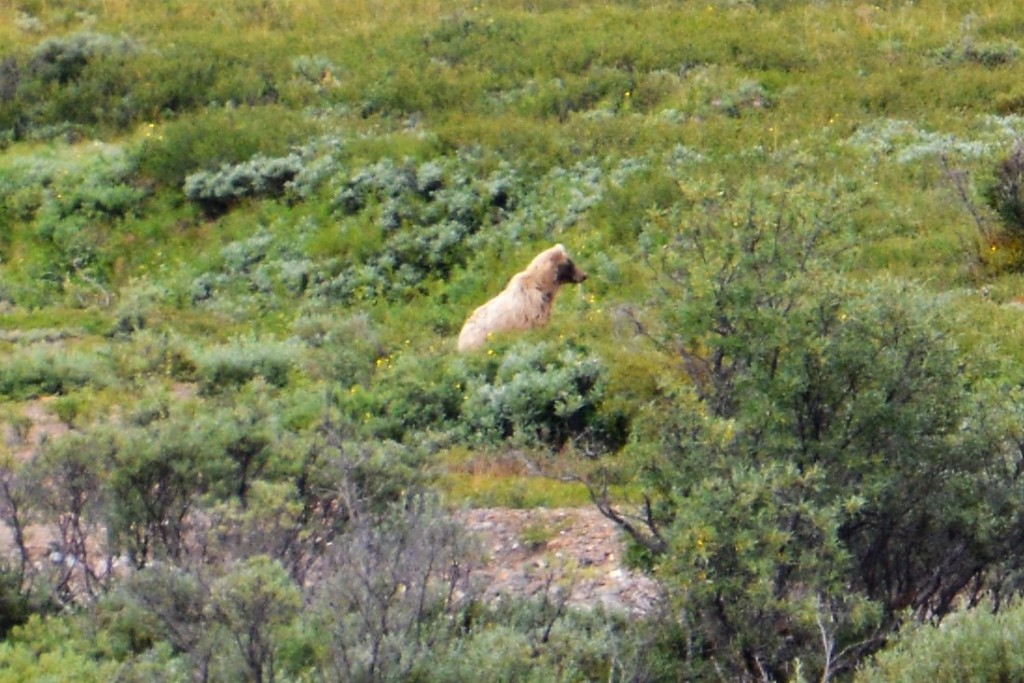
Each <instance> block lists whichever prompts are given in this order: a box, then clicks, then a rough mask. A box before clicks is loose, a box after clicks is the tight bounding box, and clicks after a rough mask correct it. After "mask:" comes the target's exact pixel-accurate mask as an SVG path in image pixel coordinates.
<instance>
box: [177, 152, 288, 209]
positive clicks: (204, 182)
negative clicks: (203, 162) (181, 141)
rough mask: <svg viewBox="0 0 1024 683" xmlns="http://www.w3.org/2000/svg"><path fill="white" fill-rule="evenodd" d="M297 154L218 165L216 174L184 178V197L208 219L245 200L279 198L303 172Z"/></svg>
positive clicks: (197, 174) (200, 174)
mask: <svg viewBox="0 0 1024 683" xmlns="http://www.w3.org/2000/svg"><path fill="white" fill-rule="evenodd" d="M302 167H303V159H302V158H301V157H300V156H299V155H298V154H289V155H288V156H285V157H275V158H268V157H264V156H262V155H257V156H255V157H253V158H251V159H249V160H248V161H246V162H243V163H241V164H236V165H233V166H232V165H227V164H225V165H224V166H221V168H220V170H219V171H216V172H209V171H200V172H198V173H193V174H191V175H189V176H188V177H186V178H185V185H184V192H185V196H186V197H187V198H188V199H190V200H191V201H193V202H196V203H197V204H199V205H200V206H202V207H203V210H204V211H205V212H206V213H207V215H210V216H216V215H218V214H220V213H223V212H225V211H227V210H228V209H229V208H230V207H231V206H232V205H233V204H234V203H236V202H237V201H239V200H240V199H243V198H246V197H279V196H281V195H282V194H284V191H285V187H286V186H287V185H288V183H289V182H291V181H292V180H293V179H294V178H295V177H296V176H297V175H298V174H299V172H300V171H301V170H302Z"/></svg>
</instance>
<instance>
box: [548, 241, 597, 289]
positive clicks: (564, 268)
mask: <svg viewBox="0 0 1024 683" xmlns="http://www.w3.org/2000/svg"><path fill="white" fill-rule="evenodd" d="M546 255H547V257H548V260H549V263H550V264H551V267H552V269H553V272H554V274H555V284H556V285H567V284H575V285H578V284H579V283H581V282H583V281H584V280H586V279H587V273H586V272H585V271H584V270H583V269H582V268H580V267H579V266H577V265H576V264H575V263H574V262H573V260H572V258H570V256H569V252H568V251H566V250H565V247H563V246H562V245H561V244H556V245H555V246H554V247H552V248H551V249H549V250H548V251H547V252H546Z"/></svg>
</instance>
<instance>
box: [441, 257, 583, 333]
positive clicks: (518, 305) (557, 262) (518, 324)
mask: <svg viewBox="0 0 1024 683" xmlns="http://www.w3.org/2000/svg"><path fill="white" fill-rule="evenodd" d="M586 279H587V274H586V273H585V272H583V271H582V270H580V269H579V267H577V266H576V264H575V263H573V261H572V259H571V258H569V253H568V252H567V251H566V250H565V247H563V246H562V245H561V244H556V245H555V246H553V247H551V248H550V249H548V250H546V251H543V252H541V253H540V254H538V255H537V257H536V258H534V259H533V261H531V262H530V265H529V266H527V267H526V270H524V271H523V272H521V273H517V274H516V275H514V276H513V277H512V279H511V280H509V283H508V286H506V287H505V289H504V291H502V292H501V294H499V295H498V296H496V297H494V298H493V299H491V300H490V301H488V302H487V303H485V304H484V305H483V306H480V307H479V308H478V309H476V310H475V311H473V314H472V315H471V316H469V319H468V320H467V321H466V324H465V325H463V326H462V332H461V333H459V344H458V347H459V351H470V350H472V349H478V348H480V347H481V346H483V345H484V342H486V341H487V339H488V337H489V336H490V335H491V334H493V333H495V332H504V331H506V330H529V329H532V328H534V327H542V326H543V325H546V324H547V322H548V319H550V318H551V307H552V305H553V304H554V303H555V297H556V296H557V295H558V290H559V289H560V288H561V286H562V285H564V284H570V283H572V284H579V283H580V282H583V281H584V280H586Z"/></svg>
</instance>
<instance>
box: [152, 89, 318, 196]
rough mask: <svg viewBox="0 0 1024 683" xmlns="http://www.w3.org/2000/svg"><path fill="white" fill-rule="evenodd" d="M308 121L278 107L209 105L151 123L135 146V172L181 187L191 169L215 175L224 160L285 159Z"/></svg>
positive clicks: (302, 138) (303, 137)
mask: <svg viewBox="0 0 1024 683" xmlns="http://www.w3.org/2000/svg"><path fill="white" fill-rule="evenodd" d="M313 130H314V126H313V124H312V123H311V122H310V121H309V120H308V119H307V118H305V117H303V116H302V115H301V113H298V112H295V111H293V110H290V109H287V108H284V107H280V106H272V105H268V106H263V107H254V108H248V109H246V108H242V109H234V108H209V109H206V110H204V111H202V112H198V113H195V114H192V115H188V116H182V117H180V118H177V119H174V120H173V121H171V122H169V123H167V124H164V125H161V126H160V127H159V128H158V129H157V128H154V131H153V134H151V135H149V136H147V137H146V138H145V140H143V142H142V143H141V145H140V147H139V149H138V152H137V153H138V165H139V174H140V175H141V176H142V177H143V178H146V179H149V180H152V181H155V182H156V183H158V184H160V185H163V186H165V187H170V188H175V189H181V188H183V187H184V184H185V179H186V178H187V177H188V176H190V175H191V174H195V173H199V172H200V171H205V172H206V173H209V174H216V171H217V169H220V168H222V167H223V166H224V165H229V166H230V165H235V164H244V163H245V161H246V160H248V159H253V158H254V157H260V158H269V159H274V158H287V155H288V153H289V151H290V149H291V148H292V147H293V146H299V145H303V144H305V143H306V142H307V139H308V137H309V136H310V135H311V134H312V133H313Z"/></svg>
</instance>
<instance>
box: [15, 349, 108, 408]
mask: <svg viewBox="0 0 1024 683" xmlns="http://www.w3.org/2000/svg"><path fill="white" fill-rule="evenodd" d="M110 380H111V375H110V367H109V366H108V364H107V363H106V361H104V360H103V359H101V358H100V357H99V356H97V355H95V354H89V353H86V352H83V351H70V352H69V351H67V350H66V349H59V348H53V349H45V348H34V347H33V348H29V349H25V350H19V351H16V352H14V353H12V354H10V355H9V356H8V357H7V358H6V359H5V362H4V363H3V364H0V397H4V398H13V399H18V400H24V399H29V398H35V397H38V396H54V395H62V394H66V393H68V392H69V391H73V390H74V389H77V388H79V387H83V386H86V385H91V386H95V387H103V386H106V385H108V384H109V383H110Z"/></svg>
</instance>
